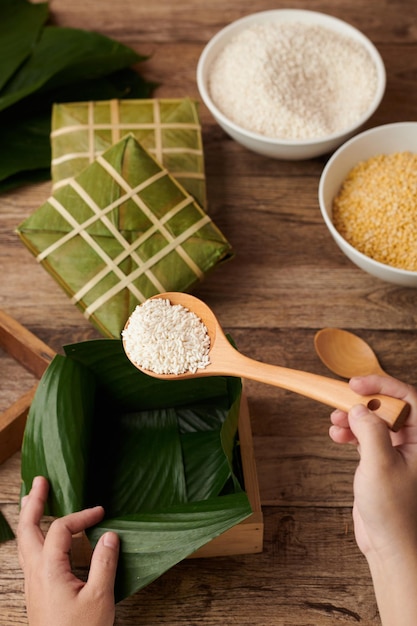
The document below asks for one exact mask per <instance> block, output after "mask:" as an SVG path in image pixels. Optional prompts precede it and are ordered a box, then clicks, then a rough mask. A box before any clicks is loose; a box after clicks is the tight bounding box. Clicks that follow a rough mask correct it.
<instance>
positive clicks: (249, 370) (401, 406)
mask: <svg viewBox="0 0 417 626" xmlns="http://www.w3.org/2000/svg"><path fill="white" fill-rule="evenodd" d="M223 357H225V355H223ZM222 365H224V368H225V370H227V369H228V371H223V372H222V373H223V374H234V375H235V376H236V375H239V376H242V377H243V378H249V379H252V380H257V381H259V382H264V383H267V384H269V385H274V386H276V387H281V388H283V389H287V390H288V391H293V392H295V393H298V394H300V395H302V396H306V397H307V398H311V399H312V400H317V401H318V402H322V403H323V404H326V405H328V406H331V407H333V408H337V409H341V410H342V411H346V412H347V411H349V410H350V409H351V408H352V406H354V405H355V404H364V405H365V406H367V407H368V408H369V409H370V410H371V411H374V412H375V413H376V414H377V415H378V416H379V417H380V418H382V419H383V420H384V421H385V422H387V424H388V425H389V427H390V428H391V429H392V430H393V431H397V430H399V429H400V428H401V426H402V425H403V424H404V421H405V420H406V418H407V416H408V414H409V411H410V406H409V404H408V403H407V402H404V401H403V400H399V399H398V398H392V397H390V396H384V395H379V394H377V395H373V396H361V395H359V394H357V393H355V392H354V391H352V390H351V389H350V387H349V385H348V383H346V382H344V381H341V380H335V379H333V378H326V377H325V376H320V375H318V374H312V373H310V372H304V371H300V370H293V369H289V368H285V367H280V366H277V365H269V364H267V363H261V362H259V361H255V360H253V359H250V358H248V357H246V356H244V355H242V354H240V353H239V352H237V351H233V353H231V352H229V353H228V357H226V358H224V360H223V363H222Z"/></svg>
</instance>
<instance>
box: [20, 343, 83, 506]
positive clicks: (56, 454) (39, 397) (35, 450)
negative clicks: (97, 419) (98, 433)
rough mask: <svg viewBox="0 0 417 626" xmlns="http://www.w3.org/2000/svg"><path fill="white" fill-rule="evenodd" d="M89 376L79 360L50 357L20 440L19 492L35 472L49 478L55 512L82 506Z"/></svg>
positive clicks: (26, 490) (27, 491) (51, 502)
mask: <svg viewBox="0 0 417 626" xmlns="http://www.w3.org/2000/svg"><path fill="white" fill-rule="evenodd" d="M94 399H95V380H94V377H93V375H92V374H91V372H89V371H88V370H87V369H86V368H84V367H83V366H82V365H81V364H80V363H76V362H74V361H71V360H70V359H66V358H65V357H63V356H61V355H57V356H55V358H54V359H53V360H52V362H51V363H50V365H49V367H48V368H47V370H46V372H45V375H44V376H43V377H42V379H41V380H40V382H39V385H38V388H37V390H36V397H35V399H34V401H33V403H32V405H31V408H30V419H28V422H27V426H26V429H25V434H24V438H23V444H22V456H23V457H24V462H22V479H23V488H22V495H26V494H27V493H29V491H30V488H31V484H32V480H33V478H34V477H35V476H37V475H38V474H39V475H42V476H47V477H49V479H50V481H51V483H52V484H53V489H51V491H50V495H49V507H50V510H51V512H53V514H54V515H56V516H62V515H67V514H68V513H71V512H72V511H77V510H79V509H81V508H82V507H83V506H84V502H85V482H84V479H85V476H86V473H87V465H88V459H89V445H90V438H91V426H92V424H91V415H92V411H93V407H94Z"/></svg>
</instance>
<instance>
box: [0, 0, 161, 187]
mask: <svg viewBox="0 0 417 626" xmlns="http://www.w3.org/2000/svg"><path fill="white" fill-rule="evenodd" d="M48 17H49V14H48V3H46V2H45V3H36V4H34V3H32V2H28V1H27V0H0V136H1V138H2V151H1V153H0V181H2V182H1V185H0V192H1V191H4V190H7V189H9V188H13V187H15V186H18V185H19V184H23V183H24V182H27V181H34V180H37V179H42V180H44V179H45V178H48V176H46V173H47V172H46V171H45V170H47V169H49V168H50V161H51V150H50V137H49V136H50V130H51V112H52V104H53V103H55V102H66V101H72V100H74V98H75V99H76V100H77V101H85V100H91V99H109V98H143V97H150V95H151V93H152V91H153V89H154V87H155V84H154V83H151V82H149V81H146V80H144V79H143V78H142V77H141V76H140V75H139V74H138V73H137V72H135V71H134V70H133V69H132V68H131V66H132V65H134V64H136V63H138V62H139V61H143V60H145V59H146V58H147V57H145V56H143V55H140V54H138V53H137V52H135V51H134V50H133V49H131V48H129V47H127V46H125V45H123V44H121V43H118V42H117V41H115V40H112V39H110V38H107V37H105V36H103V35H99V34H98V33H94V32H90V31H84V30H80V29H75V28H61V27H58V26H49V25H47V26H45V23H46V21H47V19H48ZM38 171H39V174H38V173H37V172H38ZM49 178H50V175H49Z"/></svg>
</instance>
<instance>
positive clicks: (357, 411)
mask: <svg viewBox="0 0 417 626" xmlns="http://www.w3.org/2000/svg"><path fill="white" fill-rule="evenodd" d="M349 413H350V416H351V417H353V418H354V419H359V418H361V417H365V415H368V413H369V411H368V409H367V408H366V406H364V405H363V404H356V405H355V406H353V407H352V408H351V409H350V411H349Z"/></svg>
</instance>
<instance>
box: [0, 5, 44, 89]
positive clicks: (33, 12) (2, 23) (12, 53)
mask: <svg viewBox="0 0 417 626" xmlns="http://www.w3.org/2000/svg"><path fill="white" fill-rule="evenodd" d="M48 12H49V11H48V3H47V2H43V3H40V4H33V3H31V2H26V0H1V2H0V16H1V17H0V89H2V88H3V87H4V85H5V84H6V83H7V81H8V80H9V78H10V77H11V76H12V75H13V74H14V73H15V72H16V70H18V69H19V67H20V66H21V64H22V63H23V61H24V60H25V59H26V58H27V57H28V56H29V55H30V54H31V52H32V50H33V48H34V46H35V44H36V41H37V39H38V37H39V35H40V33H41V31H42V27H43V25H44V23H45V22H46V20H47V19H48Z"/></svg>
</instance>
